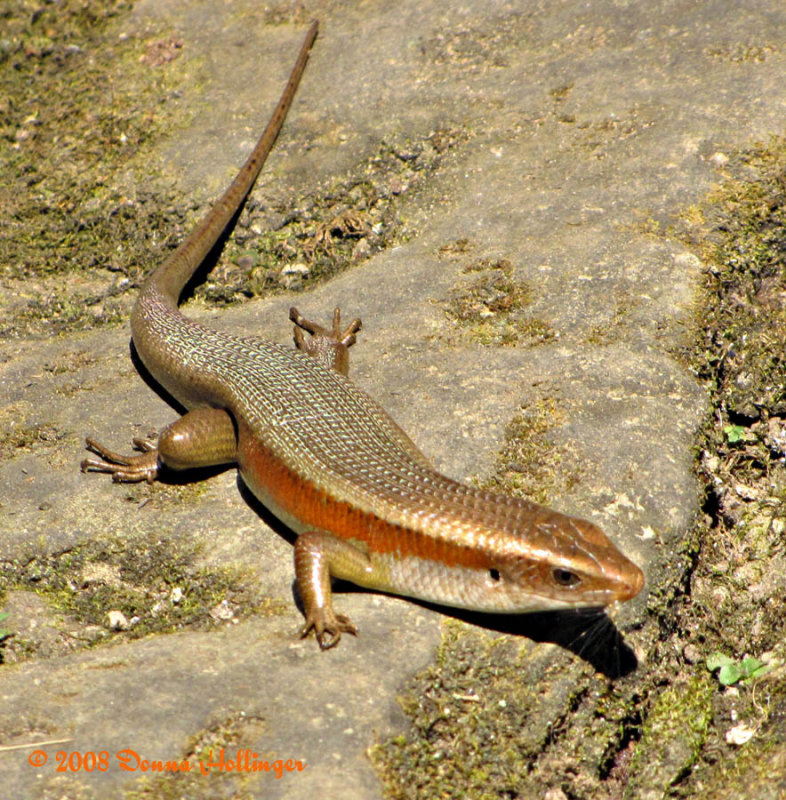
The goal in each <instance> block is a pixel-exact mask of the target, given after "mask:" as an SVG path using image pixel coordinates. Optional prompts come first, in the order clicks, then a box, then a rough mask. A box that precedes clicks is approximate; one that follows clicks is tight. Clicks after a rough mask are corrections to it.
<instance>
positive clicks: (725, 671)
mask: <svg viewBox="0 0 786 800" xmlns="http://www.w3.org/2000/svg"><path fill="white" fill-rule="evenodd" d="M744 677H746V676H745V672H744V671H743V670H742V668H741V667H740V666H738V665H737V664H725V665H724V666H722V667H721V668H720V672H719V673H718V680H719V681H720V682H721V683H722V684H723V685H724V686H734V684H735V683H737V681H739V680H741V679H742V678H744Z"/></svg>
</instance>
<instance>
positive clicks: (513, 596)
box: [487, 509, 644, 611]
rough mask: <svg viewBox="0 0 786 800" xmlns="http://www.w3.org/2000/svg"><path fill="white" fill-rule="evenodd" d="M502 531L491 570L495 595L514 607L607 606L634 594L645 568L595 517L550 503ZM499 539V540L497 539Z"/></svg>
mask: <svg viewBox="0 0 786 800" xmlns="http://www.w3.org/2000/svg"><path fill="white" fill-rule="evenodd" d="M540 511H541V513H538V514H536V515H534V519H533V518H532V517H530V519H529V520H528V523H527V526H526V527H527V530H525V531H517V532H516V533H515V534H513V535H510V534H508V535H506V536H503V537H502V544H503V546H502V547H501V548H494V549H495V550H496V551H497V552H498V553H501V554H502V557H501V558H497V559H495V560H494V561H493V563H492V566H491V567H490V569H489V571H488V573H489V574H488V578H487V581H488V586H489V589H490V590H491V591H490V594H491V595H494V594H497V595H498V600H499V602H500V604H501V605H507V606H508V609H509V610H510V611H537V610H552V609H564V608H587V607H605V606H609V605H611V604H613V603H619V602H623V601H625V600H630V599H632V598H633V597H635V596H636V595H637V594H638V593H639V592H640V591H641V590H642V588H643V586H644V573H643V572H642V571H641V570H640V569H639V567H637V566H636V565H635V564H634V563H633V562H632V561H631V560H630V559H628V558H627V557H626V556H624V555H623V554H622V553H621V552H620V551H619V550H618V549H617V548H616V547H615V546H614V544H613V543H612V542H611V540H610V539H609V538H608V536H606V534H605V533H604V532H603V531H602V530H601V529H600V528H599V527H598V526H597V525H593V524H592V523H591V522H587V521H586V520H583V519H578V518H575V517H568V516H565V515H563V514H558V513H556V512H554V511H550V510H549V509H540ZM498 541H499V540H498Z"/></svg>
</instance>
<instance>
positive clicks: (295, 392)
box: [82, 23, 644, 649]
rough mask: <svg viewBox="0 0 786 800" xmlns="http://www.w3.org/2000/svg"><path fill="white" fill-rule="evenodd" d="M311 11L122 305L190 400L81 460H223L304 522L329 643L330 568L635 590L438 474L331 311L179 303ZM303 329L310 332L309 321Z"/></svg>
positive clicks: (557, 536)
mask: <svg viewBox="0 0 786 800" xmlns="http://www.w3.org/2000/svg"><path fill="white" fill-rule="evenodd" d="M316 35H317V23H313V24H312V25H311V27H310V29H309V31H308V33H307V35H306V38H305V41H304V42H303V45H302V47H301V50H300V53H299V56H298V59H297V62H296V64H295V67H294V69H293V71H292V74H291V76H290V78H289V81H288V83H287V85H286V88H285V89H284V92H283V94H282V96H281V99H280V100H279V103H278V106H277V107H276V109H275V112H274V113H273V116H272V118H271V120H270V122H269V123H268V125H267V127H266V129H265V131H264V133H263V134H262V136H261V138H260V139H259V142H258V143H257V144H256V146H255V148H254V150H253V152H252V153H251V155H250V156H249V158H248V160H247V161H246V163H245V165H244V166H243V167H242V168H241V170H240V172H239V173H238V175H237V177H236V178H235V180H234V181H233V183H232V184H231V185H230V186H229V188H228V189H227V190H226V192H225V193H224V195H223V196H222V197H221V198H220V199H219V200H218V202H217V203H216V204H215V206H214V207H213V208H212V209H211V210H210V211H209V212H208V214H207V216H206V217H205V218H204V219H203V220H202V222H201V223H200V224H199V225H198V226H197V227H196V229H195V230H194V231H193V232H192V233H191V234H190V236H188V238H187V239H186V240H185V241H184V242H183V243H182V244H181V245H180V246H179V247H178V249H177V250H176V251H175V252H174V253H173V254H172V255H171V256H170V257H169V258H168V259H167V260H166V261H164V263H163V264H161V265H160V266H159V267H158V268H157V269H156V270H155V271H154V272H153V273H152V275H151V276H150V277H149V278H148V279H147V281H146V282H145V284H144V285H143V287H142V289H141V290H140V293H139V297H138V299H137V301H136V304H135V306H134V310H133V312H132V316H131V329H132V337H133V343H134V347H135V348H136V352H137V353H138V355H139V357H140V358H141V360H142V362H143V363H144V365H145V367H146V368H147V370H148V371H149V372H150V374H151V375H152V376H153V377H154V378H155V380H157V381H158V382H159V383H160V384H161V386H162V387H163V388H164V389H165V390H166V391H167V392H169V393H170V394H171V395H172V396H173V397H174V398H175V399H176V400H178V401H179V402H180V403H182V404H183V406H184V407H185V408H186V409H188V411H187V413H186V414H185V415H184V416H182V417H181V418H180V419H178V420H177V421H175V422H174V423H173V424H171V425H170V426H168V427H167V428H165V429H164V430H163V431H162V432H161V434H160V436H159V438H158V442H157V444H153V443H152V442H150V441H147V440H136V441H135V445H136V446H137V448H138V449H140V450H142V451H143V452H142V453H141V454H138V455H133V456H122V455H119V454H117V453H114V452H112V451H111V450H108V449H107V448H105V447H103V446H102V445H99V444H98V443H97V442H95V441H94V440H92V439H88V440H87V446H88V448H89V449H90V450H92V451H93V452H94V453H95V454H96V455H97V456H99V457H98V458H94V457H90V458H87V459H85V460H84V461H83V462H82V470H83V471H87V470H98V471H101V472H109V473H111V474H112V477H113V480H115V481H141V480H147V481H150V482H152V481H153V480H155V479H156V478H157V477H158V476H159V474H160V472H161V471H162V470H185V469H189V468H194V467H206V466H215V465H222V464H227V465H231V464H234V465H236V466H237V467H238V469H239V470H240V474H241V475H242V478H243V481H244V482H245V483H246V484H247V486H248V487H249V488H250V489H251V490H252V491H253V493H254V494H255V495H256V496H257V497H258V498H259V500H261V502H262V503H264V504H265V505H266V506H267V507H268V508H269V509H270V510H271V511H272V512H273V513H274V514H276V515H277V516H278V517H279V518H280V519H281V520H282V521H283V522H284V523H286V524H287V525H288V526H289V527H290V528H291V529H292V530H293V531H294V532H295V533H297V534H298V537H297V540H296V542H295V547H294V555H295V576H296V580H297V584H298V587H299V591H300V595H301V598H302V601H303V607H304V610H305V616H306V620H305V625H304V627H303V629H302V635H303V636H305V635H307V634H308V633H309V632H311V631H313V632H314V633H315V635H316V639H317V641H318V643H319V645H320V647H322V648H323V649H325V648H328V647H332V646H333V645H335V644H337V643H338V641H339V639H340V638H341V634H342V632H344V633H353V634H354V633H356V628H355V626H354V625H353V624H352V623H351V622H350V621H349V619H347V618H346V617H345V616H343V615H341V614H337V613H336V612H335V611H334V609H333V602H332V595H331V578H332V577H335V578H343V579H345V580H348V581H351V582H353V583H355V584H358V585H360V586H363V587H368V588H371V589H375V590H379V591H383V592H389V593H394V594H400V595H404V596H410V597H415V598H420V599H422V600H425V601H430V602H433V603H437V604H443V605H447V606H454V607H458V608H464V609H472V610H478V611H487V612H511V613H519V612H529V611H539V610H551V609H572V608H578V607H605V606H608V605H610V604H612V603H615V602H619V601H623V600H628V599H630V598H632V597H635V596H636V595H637V594H638V593H639V591H640V590H641V588H642V586H643V584H644V576H643V573H642V571H641V570H640V569H639V568H638V567H637V566H636V565H635V564H634V563H633V562H631V561H630V560H629V559H628V558H626V557H625V556H624V555H623V554H622V553H621V552H620V551H619V550H618V549H617V548H616V547H615V546H614V545H613V544H612V542H611V541H610V540H609V539H608V537H607V536H606V535H605V534H604V533H603V531H601V530H600V528H598V527H597V526H595V525H594V524H592V523H590V522H587V521H585V520H582V519H577V518H574V517H569V516H565V515H563V514H560V513H558V512H556V511H552V510H550V509H548V508H544V507H543V506H539V505H536V504H534V503H530V502H527V501H526V500H522V499H519V498H513V497H507V496H504V495H499V494H494V493H492V492H489V491H484V490H481V489H477V488H472V487H469V486H466V485H464V484H462V483H459V482H457V481H454V480H451V479H450V478H448V477H446V476H444V475H442V474H440V473H439V472H437V471H436V470H435V469H433V468H432V466H431V465H430V463H429V461H428V460H427V459H426V457H425V456H424V455H423V454H422V453H421V452H420V451H419V450H418V448H417V447H416V446H415V445H414V444H413V442H412V441H411V440H410V439H409V437H408V436H407V435H406V434H405V433H404V432H403V431H402V430H401V428H399V426H398V425H397V424H396V423H395V422H394V421H393V420H392V419H391V418H390V417H389V416H388V415H387V414H386V413H385V411H384V410H383V409H382V408H381V407H380V406H379V405H378V404H377V403H375V402H374V401H373V400H372V399H371V398H369V397H368V396H367V395H365V394H364V393H363V392H362V391H361V390H360V389H358V388H357V387H356V386H354V385H353V384H352V383H351V382H350V381H349V380H348V378H347V377H346V373H347V369H348V359H347V349H348V347H349V346H350V345H351V344H352V343H353V342H354V341H355V334H356V332H357V331H358V330H359V328H360V321H359V320H354V321H353V322H352V323H351V324H350V325H349V326H347V327H346V328H345V329H344V330H342V329H341V324H340V317H339V313H338V310H336V312H335V314H334V319H333V325H332V327H331V328H330V329H324V328H322V327H321V326H319V325H316V324H314V323H311V322H308V321H307V320H305V319H303V318H302V317H301V316H300V315H299V314H298V312H297V311H296V310H295V309H292V311H291V312H290V316H291V318H292V319H293V321H294V322H295V340H296V343H297V349H294V350H293V349H290V348H285V347H283V346H280V345H278V344H273V343H271V342H266V341H262V340H260V339H256V338H239V337H235V336H230V335H227V334H225V333H220V332H218V331H215V330H212V329H210V328H207V327H205V326H203V325H200V324H198V323H196V322H194V321H192V320H190V319H188V318H186V317H185V316H183V314H181V313H180V311H179V310H178V304H179V301H180V295H181V293H182V291H183V289H184V287H185V286H186V284H187V283H188V281H189V280H190V279H191V277H192V276H193V275H194V273H195V271H196V270H197V268H198V267H199V266H200V264H201V263H202V262H203V261H204V259H205V258H206V257H207V255H208V254H209V253H210V252H211V251H212V250H213V248H214V246H215V245H216V244H217V243H218V241H219V240H220V239H221V237H222V235H223V233H224V231H225V229H226V228H227V227H228V226H229V224H230V223H231V222H232V220H233V219H234V218H235V216H236V214H237V213H238V211H239V209H240V208H241V207H242V206H243V204H244V202H245V199H246V197H247V195H248V194H249V192H250V191H251V188H252V186H253V184H254V182H255V180H256V178H257V176H258V174H259V171H260V169H261V168H262V165H263V163H264V161H265V159H266V157H267V155H268V153H269V152H270V150H271V148H272V146H273V143H274V142H275V140H276V137H277V136H278V133H279V131H280V129H281V126H282V124H283V122H284V118H285V116H286V113H287V111H288V109H289V106H290V104H291V102H292V98H293V96H294V94H295V91H296V89H297V86H298V83H299V81H300V78H301V75H302V73H303V70H304V68H305V65H306V61H307V59H308V55H309V51H310V49H311V46H312V44H313V42H314V39H315V38H316ZM304 330H305V331H307V332H308V333H309V334H311V337H312V338H310V339H309V340H306V337H305V336H304V335H303V331H304Z"/></svg>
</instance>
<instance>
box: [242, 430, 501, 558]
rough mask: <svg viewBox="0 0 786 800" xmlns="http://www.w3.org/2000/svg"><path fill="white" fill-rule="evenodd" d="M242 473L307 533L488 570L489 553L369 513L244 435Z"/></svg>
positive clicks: (264, 500) (249, 482) (377, 550)
mask: <svg viewBox="0 0 786 800" xmlns="http://www.w3.org/2000/svg"><path fill="white" fill-rule="evenodd" d="M238 451H239V453H240V458H239V461H240V469H241V472H242V474H243V476H244V478H245V479H246V481H247V482H248V484H249V487H250V488H251V489H252V491H254V492H255V493H257V491H259V493H260V495H261V496H260V497H259V499H260V500H262V501H263V502H266V501H267V500H268V498H269V500H270V502H271V503H272V504H273V505H274V506H275V508H273V509H272V510H274V511H275V510H276V509H280V510H281V512H282V513H284V514H287V515H289V516H291V517H293V518H294V519H296V520H298V521H299V522H300V524H301V525H302V526H303V527H304V529H305V530H310V529H314V530H323V531H327V532H329V533H332V534H334V535H335V536H338V537H340V538H342V539H347V540H348V539H355V540H358V541H361V542H365V543H366V544H367V545H368V548H369V551H370V552H372V553H380V554H382V553H392V554H394V555H401V556H415V557H419V558H424V559H427V560H429V561H436V562H438V563H440V564H444V565H446V566H462V567H475V568H481V569H487V568H489V567H490V566H491V564H490V562H489V559H488V557H487V556H486V554H485V553H484V552H483V551H482V550H480V549H478V548H476V547H467V546H462V545H456V544H454V543H452V542H448V541H445V540H440V539H436V538H435V537H434V536H430V535H429V534H428V533H425V532H423V531H421V530H417V529H414V528H406V527H404V526H401V525H397V524H395V523H391V522H388V521H387V520H384V519H381V518H380V517H377V516H376V515H374V514H371V513H369V512H367V511H363V510H361V509H359V508H357V507H355V506H353V505H351V504H349V503H347V502H346V501H343V500H339V499H337V498H335V497H332V496H331V495H330V494H329V493H327V492H324V491H322V490H320V489H318V488H317V487H316V486H315V485H314V484H313V483H312V482H311V481H310V480H308V479H307V478H304V477H302V476H300V475H298V474H297V473H296V472H294V471H293V470H291V469H290V468H289V467H288V466H287V465H286V464H284V463H283V462H282V461H281V459H279V458H278V457H276V456H274V455H273V454H272V453H271V452H270V451H269V450H268V449H267V448H266V447H264V445H262V444H261V443H260V442H259V441H258V440H256V439H254V438H253V437H251V436H248V437H246V436H244V435H243V432H242V431H241V445H240V447H239V448H238Z"/></svg>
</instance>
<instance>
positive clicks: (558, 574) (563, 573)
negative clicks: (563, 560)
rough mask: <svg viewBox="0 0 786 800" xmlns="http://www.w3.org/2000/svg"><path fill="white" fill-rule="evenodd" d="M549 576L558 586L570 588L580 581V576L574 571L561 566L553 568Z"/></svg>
mask: <svg viewBox="0 0 786 800" xmlns="http://www.w3.org/2000/svg"><path fill="white" fill-rule="evenodd" d="M551 577H552V578H553V579H554V583H556V584H557V585H558V586H566V587H569V588H572V587H574V586H578V585H579V584H580V583H581V578H580V577H579V576H578V575H577V574H576V573H575V572H571V571H570V570H569V569H562V567H557V568H556V569H553V570H552V571H551Z"/></svg>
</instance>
